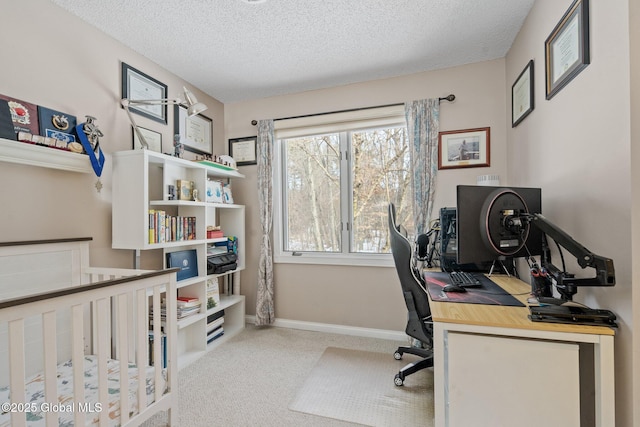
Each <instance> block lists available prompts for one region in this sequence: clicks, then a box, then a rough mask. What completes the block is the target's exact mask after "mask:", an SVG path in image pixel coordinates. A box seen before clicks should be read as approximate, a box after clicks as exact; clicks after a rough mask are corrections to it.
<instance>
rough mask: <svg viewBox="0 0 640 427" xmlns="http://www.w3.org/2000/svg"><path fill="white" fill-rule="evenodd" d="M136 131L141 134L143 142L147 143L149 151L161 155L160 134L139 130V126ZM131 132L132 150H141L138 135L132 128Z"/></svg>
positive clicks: (148, 130) (143, 129)
mask: <svg viewBox="0 0 640 427" xmlns="http://www.w3.org/2000/svg"><path fill="white" fill-rule="evenodd" d="M138 130H139V131H140V133H141V134H142V137H143V138H144V140H145V141H147V144H149V150H151V151H155V152H158V153H162V134H161V133H160V132H155V131H152V130H150V129H145V128H141V127H140V126H138ZM131 131H132V133H133V149H134V150H140V149H141V148H142V144H141V143H140V138H138V134H137V133H136V131H135V129H134V128H131Z"/></svg>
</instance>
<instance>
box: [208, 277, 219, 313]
mask: <svg viewBox="0 0 640 427" xmlns="http://www.w3.org/2000/svg"><path fill="white" fill-rule="evenodd" d="M219 304H220V286H219V285H218V278H217V277H214V278H212V279H207V310H209V309H210V308H214V307H217V306H218V305H219Z"/></svg>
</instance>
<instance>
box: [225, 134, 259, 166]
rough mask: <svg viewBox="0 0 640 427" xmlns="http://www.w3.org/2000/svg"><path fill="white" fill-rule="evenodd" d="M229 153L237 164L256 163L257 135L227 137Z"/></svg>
mask: <svg viewBox="0 0 640 427" xmlns="http://www.w3.org/2000/svg"><path fill="white" fill-rule="evenodd" d="M229 155H230V156H231V157H233V160H235V162H236V165H237V166H247V165H255V164H257V163H258V137H257V136H247V137H244V138H232V139H229Z"/></svg>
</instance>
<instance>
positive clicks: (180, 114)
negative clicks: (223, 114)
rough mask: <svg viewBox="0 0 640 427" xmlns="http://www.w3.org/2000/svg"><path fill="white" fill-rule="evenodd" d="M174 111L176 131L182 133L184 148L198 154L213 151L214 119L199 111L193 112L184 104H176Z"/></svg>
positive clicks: (177, 133) (181, 138)
mask: <svg viewBox="0 0 640 427" xmlns="http://www.w3.org/2000/svg"><path fill="white" fill-rule="evenodd" d="M202 111H203V110H200V111H198V113H200V112H202ZM174 113H175V118H174V122H173V125H174V127H175V129H174V133H175V134H176V135H180V142H181V143H182V144H183V145H184V149H185V150H187V151H191V152H193V153H198V154H211V153H213V120H211V119H210V118H208V117H205V116H203V115H201V114H198V113H195V114H191V112H190V109H189V108H185V107H184V106H182V105H176V106H175V107H174Z"/></svg>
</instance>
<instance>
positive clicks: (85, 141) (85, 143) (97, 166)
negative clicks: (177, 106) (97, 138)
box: [76, 123, 104, 178]
mask: <svg viewBox="0 0 640 427" xmlns="http://www.w3.org/2000/svg"><path fill="white" fill-rule="evenodd" d="M76 132H77V134H78V139H80V143H81V144H82V147H84V151H86V152H87V155H88V156H89V159H90V160H91V166H92V167H93V171H94V172H95V173H96V176H97V177H98V178H99V177H100V175H102V168H103V167H104V154H103V153H102V149H101V148H100V143H98V142H96V146H95V147H92V146H91V143H90V142H89V138H87V134H86V133H84V123H80V124H79V125H77V126H76Z"/></svg>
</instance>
